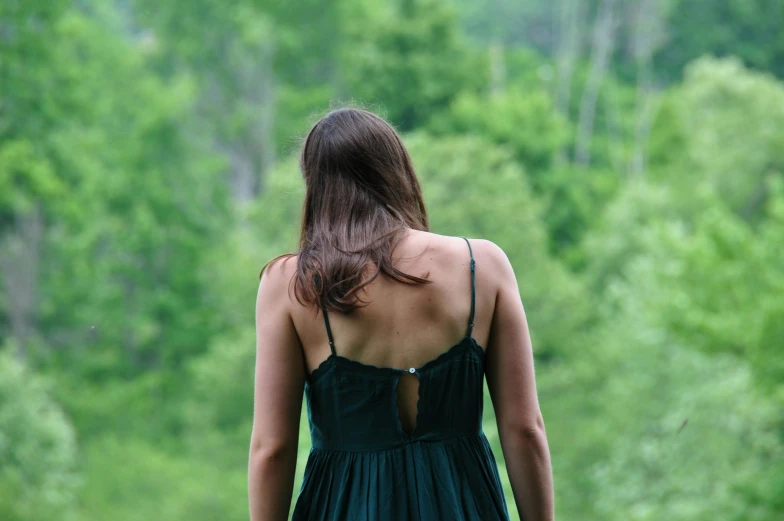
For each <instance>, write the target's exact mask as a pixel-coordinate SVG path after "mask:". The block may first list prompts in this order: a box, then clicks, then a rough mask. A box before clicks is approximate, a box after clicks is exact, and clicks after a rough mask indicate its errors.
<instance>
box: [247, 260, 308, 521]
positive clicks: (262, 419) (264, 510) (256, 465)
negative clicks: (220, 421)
mask: <svg viewBox="0 0 784 521" xmlns="http://www.w3.org/2000/svg"><path fill="white" fill-rule="evenodd" d="M285 264H288V263H285ZM285 264H284V263H281V262H278V263H275V264H273V265H272V266H270V268H269V269H268V270H267V271H265V273H264V276H263V277H262V279H261V283H260V284H259V291H258V295H257V298H256V373H255V382H254V406H253V433H252V434H251V442H250V454H249V457H248V502H249V506H250V520H251V521H283V520H285V519H287V518H288V514H289V508H290V506H291V495H292V489H293V486H294V472H295V468H296V464H297V445H298V439H299V419H300V412H301V409H302V393H303V387H304V382H305V369H304V364H303V358H302V349H301V347H300V344H299V339H298V337H297V334H296V332H295V330H294V325H293V323H292V321H291V315H290V310H289V298H288V293H287V288H288V281H289V277H288V276H287V275H288V272H289V270H287V269H286V265H285Z"/></svg>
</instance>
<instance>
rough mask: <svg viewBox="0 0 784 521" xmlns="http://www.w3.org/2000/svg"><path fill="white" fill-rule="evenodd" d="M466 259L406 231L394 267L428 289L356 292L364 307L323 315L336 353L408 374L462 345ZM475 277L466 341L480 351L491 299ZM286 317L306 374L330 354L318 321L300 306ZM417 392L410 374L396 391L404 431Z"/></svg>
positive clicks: (380, 284) (375, 285) (379, 285)
mask: <svg viewBox="0 0 784 521" xmlns="http://www.w3.org/2000/svg"><path fill="white" fill-rule="evenodd" d="M477 242H484V241H477ZM480 251H481V246H480ZM471 253H472V252H469V249H468V247H467V245H466V241H465V240H464V239H462V238H457V237H445V236H441V235H436V234H432V233H426V232H418V231H413V230H412V231H409V233H408V235H407V236H406V237H405V238H404V239H403V240H401V241H400V243H398V245H397V247H396V248H395V251H394V252H393V257H394V258H395V262H396V267H397V268H398V269H400V270H401V271H404V272H407V273H412V274H415V275H419V276H422V277H425V278H427V279H428V280H430V281H432V283H431V284H423V285H407V284H400V283H399V282H395V281H391V280H389V279H387V278H384V277H379V278H378V279H376V280H375V281H373V282H372V283H371V284H370V285H369V286H367V287H366V288H365V289H364V290H363V292H362V294H360V298H361V299H362V300H363V301H365V302H366V303H367V305H366V306H364V307H361V308H359V309H357V310H355V311H354V312H353V313H351V314H350V315H343V314H338V313H331V314H328V318H329V322H330V326H331V330H332V333H333V337H334V338H335V349H336V351H337V354H338V355H340V356H342V357H345V358H348V359H351V360H354V361H357V362H361V363H363V364H367V365H374V366H377V367H394V368H401V369H409V368H411V367H419V366H422V365H424V364H425V363H426V362H428V361H430V360H433V359H435V358H436V357H438V356H440V355H442V354H444V353H445V352H446V351H447V350H449V349H450V348H451V347H452V346H454V345H455V344H457V343H458V342H459V341H461V340H463V338H464V337H465V336H466V333H467V328H468V324H469V315H470V313H471V298H470V297H471V281H472V278H471V267H470V261H471ZM475 276H476V278H477V280H479V281H480V283H479V285H478V286H475V287H477V291H476V303H477V304H476V310H477V311H476V317H475V318H474V320H473V322H474V323H475V324H476V326H475V327H474V328H473V331H472V337H473V338H474V339H476V341H477V343H478V344H479V345H482V346H484V345H486V341H487V336H488V332H489V323H490V318H491V317H492V313H493V306H494V299H493V295H492V294H491V293H492V288H488V287H484V288H483V287H482V285H481V282H482V281H483V280H487V279H489V277H485V276H484V274H483V273H482V270H481V269H480V270H478V271H477V272H475ZM293 319H294V326H295V327H296V329H297V332H298V334H299V336H300V339H301V341H302V346H303V351H304V356H305V362H306V365H307V369H308V372H309V373H311V372H313V371H314V370H316V368H317V367H318V366H319V365H321V364H322V363H323V362H324V361H326V360H327V358H328V357H329V356H330V354H331V351H330V347H329V343H328V338H327V333H326V328H325V323H324V320H323V316H322V314H321V313H319V314H318V315H315V314H314V313H313V310H312V309H308V308H306V307H304V306H302V307H300V308H299V309H298V312H295V313H294V315H293ZM417 391H418V380H417V379H416V378H414V377H413V376H411V377H404V378H402V379H401V380H400V383H399V384H398V385H397V394H398V399H397V405H398V409H399V412H400V420H401V422H402V423H403V426H404V428H405V430H406V431H408V432H410V430H411V428H412V427H413V425H414V423H415V419H416V411H417V401H418V392H417Z"/></svg>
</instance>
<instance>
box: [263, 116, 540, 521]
mask: <svg viewBox="0 0 784 521" xmlns="http://www.w3.org/2000/svg"><path fill="white" fill-rule="evenodd" d="M301 169H302V174H303V177H304V179H305V185H306V194H305V201H304V209H303V216H302V230H301V237H300V249H299V253H298V254H297V255H284V256H281V257H279V258H277V259H274V260H273V261H271V262H270V264H268V265H267V266H266V267H265V269H263V270H262V276H261V282H260V284H259V291H258V297H257V302H256V328H257V353H256V373H255V404H254V420H253V433H252V436H251V447H250V457H249V471H248V474H249V479H248V485H249V487H248V488H249V490H248V493H249V502H250V513H251V515H250V517H251V521H272V520H275V521H277V520H282V519H286V517H287V516H288V513H289V508H290V498H291V493H292V487H293V481H294V470H295V466H296V456H297V445H298V434H299V420H300V412H301V404H302V395H303V391H304V393H305V395H306V397H307V401H308V418H309V423H310V432H311V438H312V441H313V448H312V449H311V452H310V456H309V458H308V462H307V466H306V469H305V477H304V480H303V483H302V488H301V490H300V494H299V497H298V499H297V502H296V506H295V508H294V514H293V517H292V519H294V520H297V521H299V520H323V521H326V520H330V521H338V520H340V521H354V520H356V521H359V520H362V521H385V520H389V521H401V520H409V519H411V520H428V521H432V520H480V519H481V520H502V519H508V513H507V509H506V503H505V500H504V494H503V489H502V486H501V481H500V479H499V475H498V469H497V467H496V464H495V460H494V457H493V453H492V451H491V449H490V445H489V444H488V441H487V439H486V438H485V435H484V434H483V433H482V397H483V379H484V377H485V375H486V376H487V382H488V387H489V390H490V395H491V397H492V401H493V407H494V409H495V415H496V419H497V422H498V432H499V435H500V440H501V447H502V449H503V455H504V459H505V461H506V468H507V472H508V474H509V480H510V482H511V485H512V490H513V492H514V498H515V502H516V503H517V508H518V510H519V511H520V514H521V516H522V518H523V519H525V520H526V521H549V520H552V519H553V517H554V514H553V510H554V507H553V486H552V473H551V468H550V458H549V451H548V446H547V440H546V436H545V429H544V422H543V420H542V415H541V412H540V410H539V404H538V401H537V395H536V384H535V381H534V366H533V355H532V352H531V341H530V338H529V333H528V327H527V324H526V317H525V313H524V310H523V306H522V303H521V302H520V297H519V293H518V287H517V282H516V279H515V274H514V272H513V270H512V266H511V265H510V263H509V260H508V259H507V257H506V255H505V254H504V252H503V251H502V250H501V249H500V248H498V247H497V246H496V245H495V244H493V243H491V242H489V241H485V240H476V239H474V240H468V239H464V238H456V237H445V236H440V235H435V234H433V233H429V232H428V219H427V212H426V211H425V205H424V202H423V200H422V195H421V191H420V187H419V182H418V181H417V178H416V175H415V174H414V169H413V167H412V165H411V160H410V158H409V156H408V153H407V151H406V149H405V147H404V146H403V143H402V142H401V140H400V137H399V136H398V135H397V133H396V132H395V131H394V130H393V129H392V127H391V126H389V125H388V124H387V123H386V122H385V121H384V120H383V119H381V118H379V117H377V116H375V115H373V114H371V113H369V112H366V111H363V110H356V109H341V110H337V111H334V112H331V113H330V114H328V115H327V116H326V117H324V118H323V119H321V120H320V121H319V122H318V123H316V125H315V126H314V127H313V128H312V129H311V131H310V133H309V134H308V136H307V138H306V140H305V143H304V145H303V149H302V157H301ZM265 270H266V271H265ZM449 346H451V347H449Z"/></svg>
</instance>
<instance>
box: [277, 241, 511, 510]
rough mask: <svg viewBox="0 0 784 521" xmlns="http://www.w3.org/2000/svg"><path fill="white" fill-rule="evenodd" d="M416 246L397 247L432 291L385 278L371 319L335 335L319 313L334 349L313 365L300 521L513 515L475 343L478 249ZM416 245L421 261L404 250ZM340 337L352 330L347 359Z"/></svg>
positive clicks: (373, 289) (372, 292)
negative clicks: (401, 286) (485, 429)
mask: <svg viewBox="0 0 784 521" xmlns="http://www.w3.org/2000/svg"><path fill="white" fill-rule="evenodd" d="M408 238H409V239H413V240H408V241H407V240H404V241H402V242H401V243H399V245H400V246H401V248H400V252H402V254H403V255H404V256H406V257H409V262H410V263H411V266H409V267H408V270H407V271H409V272H415V273H417V274H421V275H427V278H428V279H429V280H432V281H433V283H432V284H428V285H425V286H416V287H409V289H414V288H416V290H418V291H416V292H413V293H411V294H409V295H406V293H405V292H402V291H399V290H398V288H397V287H394V286H392V287H390V286H386V287H385V284H384V283H383V281H378V280H377V281H374V283H373V284H371V285H370V286H368V287H367V292H366V293H367V295H366V297H365V298H363V300H366V301H368V302H373V304H369V305H368V306H367V307H365V308H362V309H363V310H365V311H366V313H365V316H363V317H352V315H347V316H345V317H341V320H340V322H341V323H342V325H341V327H340V328H333V327H332V323H333V322H336V321H335V319H334V316H335V314H334V313H333V314H332V315H333V316H332V318H331V317H330V314H329V313H326V314H322V317H321V318H322V319H323V331H324V336H325V337H326V343H327V345H328V349H329V351H328V355H327V357H326V358H324V359H323V361H321V362H319V363H318V364H317V365H316V363H315V362H312V364H313V365H315V367H313V366H312V365H311V363H308V365H309V366H311V369H310V374H309V376H308V379H307V384H306V391H305V394H306V397H307V401H308V418H309V422H310V431H311V437H312V441H313V449H312V450H311V453H310V456H309V459H308V464H307V467H306V472H305V479H304V480H303V484H302V489H301V492H300V495H299V498H298V500H297V505H296V508H295V511H294V517H293V519H295V520H298V519H302V520H305V519H309V520H311V519H324V520H326V519H376V520H384V519H388V520H390V521H391V520H397V519H455V520H462V519H465V520H469V519H498V520H503V519H507V518H508V514H507V512H506V503H505V500H504V495H503V490H502V487H501V482H500V479H499V476H498V470H497V468H496V465H495V460H494V457H493V454H492V451H491V449H490V446H489V444H488V442H487V439H486V438H485V436H484V434H483V433H482V404H483V379H484V359H485V353H484V350H483V349H482V347H481V346H480V345H479V344H478V343H477V341H476V339H475V337H474V336H473V334H474V329H475V310H476V284H475V280H476V277H475V275H476V270H475V263H474V260H473V251H472V248H471V245H470V242H469V241H468V240H467V239H457V240H456V239H454V238H447V237H439V236H435V235H432V234H426V233H423V232H411V233H410V234H409V236H408ZM417 239H419V240H417ZM422 241H424V242H422ZM458 241H459V242H460V243H463V244H462V246H463V248H462V251H461V252H459V253H458V252H455V251H454V247H453V245H454V244H455V243H456V242H458ZM412 243H413V244H412ZM417 243H418V244H419V245H421V246H420V247H421V248H422V249H421V251H418V252H416V253H417V255H416V258H414V255H408V254H407V253H406V251H405V250H406V249H409V248H412V247H413V246H414V245H417ZM433 243H435V244H433ZM454 258H463V259H465V261H463V262H454V260H453V259H454ZM461 267H462V268H463V269H460V268H461ZM398 268H399V269H400V268H401V267H398ZM420 268H426V269H425V270H424V271H426V272H429V273H420V272H421V271H422V270H421V269H420ZM455 279H458V280H455ZM377 282H380V283H378V284H377ZM461 290H462V295H458V294H453V292H456V291H461ZM461 297H462V298H461ZM371 299H372V300H371ZM462 303H465V305H463V304H462ZM371 306H373V307H374V308H375V309H372V310H371V309H370V308H371ZM387 315H392V318H391V319H388V318H387ZM460 315H462V316H461V317H460V318H456V317H458V316H460ZM349 317H352V318H353V320H351V319H349ZM344 322H345V323H344ZM295 323H296V319H295ZM311 326H314V324H309V326H308V327H311ZM461 326H462V327H461ZM485 329H486V328H485ZM338 331H345V332H349V331H352V332H353V335H351V339H352V341H351V342H349V345H350V346H351V347H352V349H351V350H350V352H351V353H352V355H351V356H347V355H346V353H344V352H343V351H342V349H341V347H340V346H341V345H342V344H341V342H339V341H337V338H341V337H340V335H336V332H338ZM420 332H421V333H422V334H421V335H420V334H418V333H420ZM313 336H318V335H315V334H314V335H313ZM346 336H348V335H346ZM317 344H318V343H314V347H313V348H314V349H318V348H317V347H316V346H317ZM317 360H318V359H317ZM336 483H337V484H339V485H338V486H335V485H336Z"/></svg>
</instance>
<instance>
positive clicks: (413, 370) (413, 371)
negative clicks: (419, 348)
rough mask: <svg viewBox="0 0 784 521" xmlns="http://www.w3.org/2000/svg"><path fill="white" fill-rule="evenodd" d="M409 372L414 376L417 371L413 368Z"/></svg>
mask: <svg viewBox="0 0 784 521" xmlns="http://www.w3.org/2000/svg"><path fill="white" fill-rule="evenodd" d="M408 372H409V373H411V374H414V373H416V369H414V368H413V367H412V368H411V369H409V370H408Z"/></svg>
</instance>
